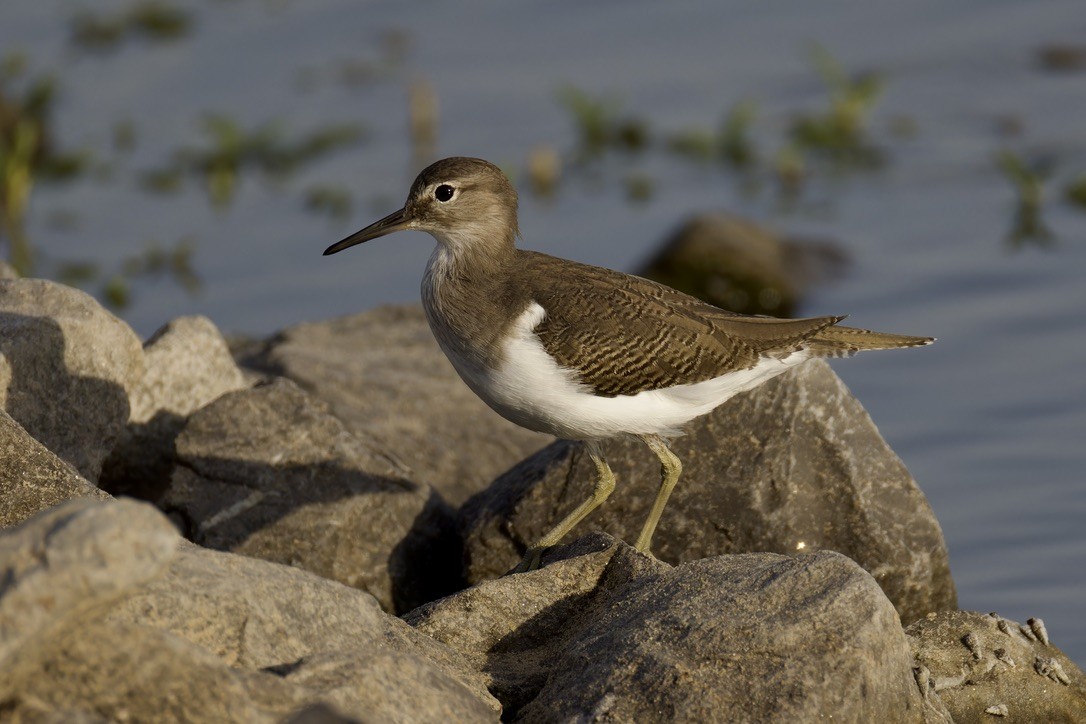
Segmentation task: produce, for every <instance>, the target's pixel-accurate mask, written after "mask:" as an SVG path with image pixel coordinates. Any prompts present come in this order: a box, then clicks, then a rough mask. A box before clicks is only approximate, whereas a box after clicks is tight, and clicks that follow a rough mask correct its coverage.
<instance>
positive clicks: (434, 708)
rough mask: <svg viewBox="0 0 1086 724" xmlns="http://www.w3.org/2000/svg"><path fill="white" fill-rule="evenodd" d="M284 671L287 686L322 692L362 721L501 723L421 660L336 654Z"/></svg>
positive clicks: (382, 653) (383, 653)
mask: <svg viewBox="0 0 1086 724" xmlns="http://www.w3.org/2000/svg"><path fill="white" fill-rule="evenodd" d="M283 669H284V670H285V671H284V678H285V679H286V681H288V682H290V683H292V684H296V685H300V686H304V687H306V688H308V689H311V690H313V691H318V692H320V696H321V698H322V699H324V700H326V701H328V702H331V703H332V704H334V705H335V707H336V709H337V710H338V711H340V712H343V713H345V714H346V715H347V716H355V717H357V718H358V720H361V721H379V722H402V723H403V724H413V723H414V722H433V723H434V724H445V722H460V721H463V722H485V721H494V722H496V721H498V711H497V710H496V708H494V707H491V706H488V705H487V702H486V701H484V699H482V698H481V697H478V696H476V695H474V694H472V692H471V691H469V690H468V689H467V688H466V687H465V686H464V685H463V684H462V683H461V682H460V681H458V680H456V679H455V678H452V677H450V676H449V675H448V674H446V673H445V672H444V671H442V670H441V669H440V668H439V667H437V666H435V665H433V664H430V663H429V662H428V661H426V660H425V659H423V658H420V657H419V656H416V655H411V654H406V653H402V652H399V651H392V650H387V649H386V650H377V651H365V652H357V653H356V652H336V653H334V654H324V655H320V656H314V657H307V658H305V659H303V660H301V661H299V662H296V663H294V664H291V665H289V666H286V667H283ZM487 699H488V700H490V701H492V702H493V703H494V704H497V702H496V701H494V700H493V698H492V697H490V696H489V695H488V696H487Z"/></svg>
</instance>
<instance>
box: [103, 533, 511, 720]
mask: <svg viewBox="0 0 1086 724" xmlns="http://www.w3.org/2000/svg"><path fill="white" fill-rule="evenodd" d="M109 620H110V621H111V622H113V623H117V624H126V623H139V624H141V625H145V626H151V627H154V628H157V629H161V630H164V631H167V632H169V633H171V634H173V635H175V636H178V637H180V638H183V639H185V640H187V641H189V642H190V643H192V644H194V645H197V646H199V647H201V648H202V649H204V650H206V651H209V652H211V653H212V654H214V655H215V656H216V657H217V658H218V659H219V660H220V661H223V662H225V663H226V664H228V665H229V666H231V667H234V668H238V669H248V670H254V669H264V670H269V671H274V672H277V673H279V674H280V675H283V676H285V677H286V678H287V679H288V680H293V681H295V682H296V683H298V684H299V685H302V684H304V688H306V689H309V690H311V691H312V692H313V694H314V695H315V696H316V695H320V696H321V697H322V698H324V699H327V700H330V701H333V702H336V703H338V704H340V705H341V711H342V712H346V713H350V712H352V711H353V712H363V710H364V709H365V708H366V707H368V706H378V705H380V706H386V707H387V706H390V705H391V704H392V703H394V702H395V701H400V702H403V701H408V700H409V699H408V698H407V697H412V696H413V697H414V699H415V701H416V703H417V704H418V706H417V707H416V708H415V709H414V710H413V711H414V712H415V713H416V715H417V716H419V717H420V718H423V717H424V715H425V716H430V715H431V714H433V716H434V718H438V717H437V715H438V714H439V713H440V712H443V711H446V710H447V709H448V707H454V706H455V707H456V710H457V711H461V712H465V713H466V712H480V713H486V714H487V717H488V718H493V717H495V716H496V715H497V712H498V709H499V707H498V703H497V701H495V700H494V699H493V698H492V697H491V696H490V695H489V694H488V693H487V689H486V681H485V679H484V678H483V676H482V675H481V674H479V673H477V672H476V671H475V670H474V668H472V666H471V665H470V664H469V663H468V662H467V661H466V660H465V659H464V658H463V657H462V656H461V655H460V654H459V653H457V652H455V651H453V650H451V649H448V648H447V647H445V646H443V645H441V644H439V643H438V642H436V641H434V640H433V639H431V638H430V637H428V636H425V635H423V634H420V633H418V632H417V631H415V630H414V629H412V628H411V627H410V626H408V625H407V624H405V623H404V622H403V621H401V620H399V619H397V618H395V617H393V616H389V615H388V614H386V613H384V612H383V611H382V610H381V608H380V606H379V605H378V604H377V601H376V600H375V599H374V598H373V597H372V596H370V595H369V594H367V593H365V592H362V591H359V590H356V589H354V588H349V587H347V586H344V585H342V584H340V583H336V582H334V581H329V580H326V579H324V578H320V577H318V576H316V575H313V574H311V573H308V572H306V571H302V570H298V569H296V568H291V567H287V566H282V565H279V564H275V563H270V562H267V561H262V560H257V559H253V558H246V557H244V556H238V555H233V554H230V553H220V552H216V551H209V550H206V549H203V548H198V547H196V546H189V547H186V548H185V549H183V550H181V551H180V552H179V553H178V555H177V557H176V558H175V559H174V560H173V562H172V563H171V565H170V567H169V568H168V569H167V570H166V572H165V573H164V575H162V576H161V577H160V578H158V579H156V580H154V581H151V582H149V583H148V584H147V585H145V586H144V587H143V588H141V589H140V590H138V591H135V592H132V593H131V594H130V595H129V596H128V597H127V598H126V599H125V600H124V601H122V602H120V603H119V604H117V605H116V606H115V607H114V609H113V610H112V611H111V612H110V613H109ZM386 660H387V661H389V662H394V663H395V664H396V671H398V672H399V675H398V676H399V677H400V678H399V681H400V682H401V683H398V684H397V683H396V682H389V681H384V680H383V679H382V683H381V686H383V687H385V688H384V689H383V690H382V691H369V690H368V689H369V687H371V686H376V685H377V680H378V679H381V677H383V676H384V674H382V673H381V671H380V670H379V662H381V661H386ZM375 667H376V668H375ZM424 702H425V706H424V705H423V704H424ZM480 705H481V706H482V708H481V709H480V708H479V707H480ZM404 711H412V710H411V709H410V707H408V708H406V709H404ZM363 713H364V712H363ZM362 718H363V719H367V720H368V719H369V717H366V716H363V717H362ZM381 718H382V719H383V717H381ZM454 720H455V719H454Z"/></svg>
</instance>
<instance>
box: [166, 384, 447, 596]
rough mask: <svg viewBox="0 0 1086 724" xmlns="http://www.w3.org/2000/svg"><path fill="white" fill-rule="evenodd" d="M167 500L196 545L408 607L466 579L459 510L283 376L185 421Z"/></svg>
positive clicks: (231, 395)
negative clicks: (461, 571)
mask: <svg viewBox="0 0 1086 724" xmlns="http://www.w3.org/2000/svg"><path fill="white" fill-rule="evenodd" d="M175 445H176V456H177V458H176V461H177V467H176V469H175V470H174V473H173V476H172V478H171V482H170V487H169V490H168V491H167V492H166V494H165V495H164V496H163V498H162V500H161V504H162V506H163V507H164V508H165V509H166V510H168V511H170V512H172V513H175V514H177V515H179V516H180V517H181V518H182V519H183V520H184V522H185V526H186V528H187V530H186V535H187V536H188V537H189V538H190V539H191V540H193V541H194V542H196V543H199V544H201V545H204V546H207V547H210V548H215V549H218V550H229V551H234V552H237V553H242V554H245V555H249V556H254V557H256V558H263V559H265V560H270V561H277V562H280V563H286V564H290V565H295V566H298V567H300V568H304V569H306V570H309V571H313V572H314V573H317V574H318V575H321V576H324V577H326V578H331V579H333V580H337V581H340V582H342V583H346V584H347V585H351V586H355V587H358V588H361V589H363V590H366V591H369V592H370V593H372V594H373V595H374V596H376V597H377V599H378V600H379V601H380V602H381V603H382V605H383V606H385V607H386V609H387V610H390V611H406V610H410V609H411V608H414V607H415V606H416V605H418V604H420V603H422V602H424V601H428V600H432V599H433V598H436V597H437V596H440V595H444V594H445V593H447V592H449V591H451V590H455V589H456V588H457V587H459V585H460V581H459V578H458V576H457V573H458V566H457V560H458V556H459V546H458V543H457V541H456V537H455V532H454V530H453V528H452V513H451V512H450V511H449V509H448V508H447V506H446V505H445V504H444V503H443V502H442V501H441V499H440V498H439V497H438V496H437V495H436V494H435V493H434V492H433V491H431V490H429V489H428V488H426V487H425V486H420V485H416V484H415V483H413V482H411V481H410V480H409V479H408V478H407V475H408V474H409V473H408V472H407V471H406V470H404V469H403V468H402V467H400V466H398V465H397V464H396V463H395V462H394V461H393V460H391V459H390V458H389V457H388V456H387V455H385V454H384V453H383V451H382V450H380V449H379V448H377V447H374V446H371V445H368V444H366V443H365V442H363V441H361V440H359V439H358V438H356V437H354V436H353V435H351V434H350V433H349V432H347V430H346V429H345V428H344V426H343V424H342V423H341V422H340V421H339V420H338V419H336V418H335V417H333V416H332V415H331V414H329V413H328V410H327V407H326V406H325V405H324V404H323V403H320V402H319V401H318V400H316V399H314V398H312V397H310V396H309V395H307V394H306V393H305V392H303V391H302V390H301V389H299V388H298V387H297V386H296V385H295V384H294V383H293V382H290V381H289V380H285V379H282V378H280V379H277V380H275V381H274V382H271V383H269V384H266V385H261V386H258V387H256V388H253V389H251V390H242V391H238V392H231V393H228V394H226V395H224V396H222V397H220V398H218V399H217V400H216V401H215V402H213V403H211V404H210V405H208V406H207V407H204V408H203V409H201V410H200V411H198V412H196V413H195V414H193V415H192V416H191V417H189V418H188V421H187V422H186V424H185V427H184V429H183V430H182V432H181V434H180V435H179V436H178V438H177V440H176V443H175Z"/></svg>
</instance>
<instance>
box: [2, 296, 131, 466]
mask: <svg viewBox="0 0 1086 724" xmlns="http://www.w3.org/2000/svg"><path fill="white" fill-rule="evenodd" d="M0 353H2V355H3V356H2V357H0V408H3V409H4V410H6V411H7V412H8V414H9V415H11V416H12V418H14V419H15V420H16V421H17V422H18V423H19V424H20V425H22V426H23V428H25V429H26V431H27V432H28V433H30V434H31V435H32V436H33V437H34V438H36V439H37V440H39V441H40V442H41V443H42V444H44V445H45V446H46V447H47V448H49V449H50V450H52V451H53V452H54V453H55V454H56V455H58V456H59V457H60V458H62V459H64V460H66V461H67V462H69V463H71V464H72V465H73V466H74V467H75V468H76V469H77V470H79V472H80V474H82V475H83V476H84V477H86V478H87V479H88V480H91V481H95V480H97V478H98V473H99V472H100V471H101V467H102V461H103V460H104V459H105V457H106V455H107V454H108V453H109V451H110V450H111V449H112V448H113V445H114V443H115V441H116V439H117V436H118V434H119V433H120V432H121V430H122V429H123V428H124V426H125V423H126V422H127V420H128V414H129V405H128V389H129V388H130V387H131V385H133V384H134V383H135V381H136V380H139V379H140V378H141V377H142V376H143V352H142V349H141V347H140V343H139V339H138V338H137V337H136V334H135V333H134V332H133V331H132V330H131V329H130V328H129V327H128V325H126V324H125V323H124V322H122V321H121V320H119V319H117V318H116V317H114V316H113V315H112V314H110V313H109V312H107V311H106V310H105V309H103V308H102V307H101V305H99V304H98V302H96V301H95V300H94V299H93V298H92V297H90V296H89V295H87V294H85V293H83V292H81V291H78V290H76V289H72V288H70V287H66V286H64V285H62V284H56V283H53V282H49V281H44V280H41V279H16V280H0Z"/></svg>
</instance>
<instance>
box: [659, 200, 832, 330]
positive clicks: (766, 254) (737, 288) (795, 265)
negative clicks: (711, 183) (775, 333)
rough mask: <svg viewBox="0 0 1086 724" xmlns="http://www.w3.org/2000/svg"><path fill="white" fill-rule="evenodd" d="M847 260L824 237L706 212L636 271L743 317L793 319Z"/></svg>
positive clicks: (673, 234)
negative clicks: (807, 296)
mask: <svg viewBox="0 0 1086 724" xmlns="http://www.w3.org/2000/svg"><path fill="white" fill-rule="evenodd" d="M847 264H848V256H847V255H846V253H845V251H844V250H843V249H842V248H841V247H839V246H838V245H836V244H834V243H832V242H829V241H826V240H821V239H789V238H785V237H782V236H780V235H778V234H776V233H774V232H773V231H771V230H769V229H767V228H765V227H764V226H761V225H759V224H756V223H755V222H753V221H749V220H747V219H743V218H740V217H738V216H733V215H731V214H725V213H703V214H697V215H695V216H692V217H691V218H689V219H687V220H686V221H684V222H683V223H682V224H681V225H680V226H679V227H678V228H677V229H676V230H675V231H674V232H673V233H672V235H671V236H670V237H668V239H667V240H666V241H665V242H664V244H663V246H661V248H660V250H659V251H658V252H657V254H656V255H655V256H654V257H653V258H652V259H650V260H649V261H648V263H646V264H645V266H644V267H643V268H642V269H641V271H639V272H638V273H639V274H641V275H643V276H646V277H648V278H649V279H654V280H656V281H658V282H661V283H663V284H667V285H668V286H669V287H674V288H675V289H678V290H680V291H683V292H686V293H687V294H692V295H694V296H695V297H698V298H699V299H704V300H705V301H707V302H709V303H710V304H715V305H716V306H718V307H721V308H723V309H730V310H732V311H733V312H740V313H743V314H771V315H773V316H775V317H791V316H794V315H795V311H796V306H797V305H798V303H799V301H800V299H801V298H802V296H803V294H804V293H805V292H806V291H807V288H808V287H809V286H811V285H812V284H815V283H817V282H820V281H823V280H826V279H831V278H833V277H836V276H838V275H839V274H840V273H841V272H842V271H843V270H844V268H845V267H846V266H847Z"/></svg>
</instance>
